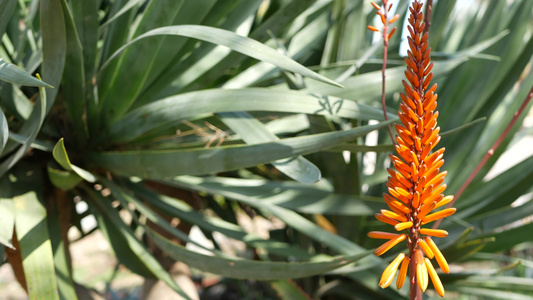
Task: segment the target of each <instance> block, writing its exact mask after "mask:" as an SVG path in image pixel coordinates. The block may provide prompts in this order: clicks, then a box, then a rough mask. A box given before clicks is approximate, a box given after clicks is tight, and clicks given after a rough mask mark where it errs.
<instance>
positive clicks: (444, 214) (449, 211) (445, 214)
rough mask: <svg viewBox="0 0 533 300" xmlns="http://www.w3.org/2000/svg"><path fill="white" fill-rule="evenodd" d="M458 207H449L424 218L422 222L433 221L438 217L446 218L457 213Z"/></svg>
mask: <svg viewBox="0 0 533 300" xmlns="http://www.w3.org/2000/svg"><path fill="white" fill-rule="evenodd" d="M456 210H457V209H456V208H447V209H443V210H441V211H438V212H436V213H433V214H431V215H427V216H425V217H423V218H422V224H427V223H431V222H433V221H436V220H438V219H442V218H446V217H449V216H451V215H453V214H454V213H455V211H456Z"/></svg>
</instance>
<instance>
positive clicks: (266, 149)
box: [90, 121, 392, 179]
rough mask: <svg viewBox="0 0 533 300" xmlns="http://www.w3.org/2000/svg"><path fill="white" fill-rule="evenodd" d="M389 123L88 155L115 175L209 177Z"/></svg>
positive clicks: (315, 148)
mask: <svg viewBox="0 0 533 300" xmlns="http://www.w3.org/2000/svg"><path fill="white" fill-rule="evenodd" d="M390 123H392V121H388V122H381V123H378V124H376V125H368V126H361V127H358V128H354V129H350V130H346V131H340V132H331V133H324V134H316V135H309V136H304V137H297V138H289V139H284V140H280V141H277V142H270V143H262V144H256V145H238V146H224V147H220V148H210V149H197V150H168V151H121V152H95V153H93V154H91V155H90V160H91V161H92V162H93V163H94V164H97V165H101V166H105V168H107V169H108V170H109V171H112V172H115V173H117V174H121V175H126V176H134V175H137V176H141V177H143V178H147V179H148V178H150V179H156V178H165V177H173V176H178V175H185V174H187V175H199V174H209V173H216V172H222V171H228V170H236V169H240V168H247V167H252V166H255V165H258V164H261V163H268V162H271V161H275V160H279V159H282V158H286V157H293V156H296V155H305V154H308V153H312V152H316V151H320V150H322V149H326V148H329V147H332V146H334V145H335V144H339V143H342V142H347V141H350V140H353V139H354V138H356V137H358V136H362V135H365V134H367V133H368V132H371V131H373V130H376V129H379V128H381V127H383V126H386V125H387V124H390Z"/></svg>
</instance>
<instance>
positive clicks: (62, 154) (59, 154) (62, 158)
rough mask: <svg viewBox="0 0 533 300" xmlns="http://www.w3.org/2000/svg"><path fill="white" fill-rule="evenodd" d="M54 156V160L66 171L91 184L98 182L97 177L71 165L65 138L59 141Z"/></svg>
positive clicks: (53, 152)
mask: <svg viewBox="0 0 533 300" xmlns="http://www.w3.org/2000/svg"><path fill="white" fill-rule="evenodd" d="M52 155H53V156H54V159H55V160H56V161H57V163H59V164H60V165H61V166H62V167H63V168H64V169H65V170H67V171H73V172H74V173H76V174H77V175H78V176H79V177H81V178H83V179H85V180H87V181H89V182H95V181H96V177H95V176H94V175H93V174H91V173H90V172H88V171H86V170H84V169H82V168H80V167H77V166H75V165H73V164H71V163H70V159H69V158H68V154H67V149H65V142H64V140H63V138H61V139H59V141H57V144H56V145H55V147H54V150H53V151H52Z"/></svg>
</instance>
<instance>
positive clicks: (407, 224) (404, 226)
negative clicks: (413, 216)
mask: <svg viewBox="0 0 533 300" xmlns="http://www.w3.org/2000/svg"><path fill="white" fill-rule="evenodd" d="M411 227H413V222H411V221H409V222H402V223H398V224H396V225H394V229H396V230H397V231H402V230H404V229H407V228H411Z"/></svg>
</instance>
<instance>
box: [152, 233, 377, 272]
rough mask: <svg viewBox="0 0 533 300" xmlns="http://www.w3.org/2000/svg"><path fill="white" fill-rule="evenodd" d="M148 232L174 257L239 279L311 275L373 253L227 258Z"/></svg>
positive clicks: (202, 268) (209, 270)
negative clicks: (311, 258) (304, 258)
mask: <svg viewBox="0 0 533 300" xmlns="http://www.w3.org/2000/svg"><path fill="white" fill-rule="evenodd" d="M148 232H149V233H150V236H151V237H152V238H153V239H154V242H155V243H156V244H157V245H158V246H159V247H161V249H163V250H164V251H165V252H166V253H167V254H168V255H169V256H171V257H172V258H174V259H176V260H178V259H179V260H181V261H185V262H187V264H188V265H189V266H191V267H193V268H196V269H199V270H203V271H207V272H210V273H214V274H220V275H223V276H225V277H230V278H237V279H255V280H275V279H287V278H300V277H308V276H312V275H317V274H322V273H324V272H326V271H329V270H333V269H336V268H339V267H342V266H344V265H346V264H349V263H351V262H354V261H357V260H359V259H361V258H363V257H366V256H368V255H369V254H370V253H371V252H370V251H367V252H363V253H361V254H357V255H352V256H340V257H335V258H333V259H331V260H330V259H328V260H325V261H317V262H297V263H286V262H267V261H250V260H242V259H228V258H221V257H215V256H207V255H203V254H199V253H195V252H192V251H189V250H187V249H186V248H185V247H183V246H180V245H178V244H176V243H174V242H172V241H169V240H167V239H165V238H164V237H162V236H161V235H159V234H157V233H156V232H154V231H153V230H151V229H149V231H148Z"/></svg>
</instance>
